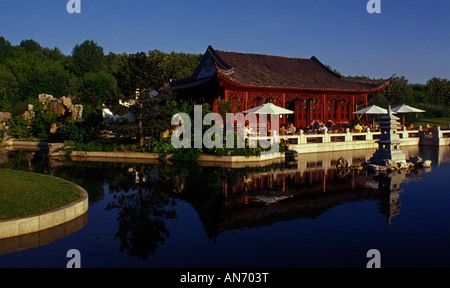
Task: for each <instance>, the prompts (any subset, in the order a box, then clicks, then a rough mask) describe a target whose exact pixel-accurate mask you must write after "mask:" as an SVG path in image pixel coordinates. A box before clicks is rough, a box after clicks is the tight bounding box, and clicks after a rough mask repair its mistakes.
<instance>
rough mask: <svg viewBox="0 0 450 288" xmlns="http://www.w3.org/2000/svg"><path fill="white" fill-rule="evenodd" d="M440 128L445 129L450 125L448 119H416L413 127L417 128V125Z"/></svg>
mask: <svg viewBox="0 0 450 288" xmlns="http://www.w3.org/2000/svg"><path fill="white" fill-rule="evenodd" d="M427 124H428V125H430V126H441V128H447V127H448V125H449V124H450V117H446V118H422V119H418V120H417V121H416V122H414V126H415V127H417V126H419V125H422V126H426V125H427Z"/></svg>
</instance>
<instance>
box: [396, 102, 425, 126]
mask: <svg viewBox="0 0 450 288" xmlns="http://www.w3.org/2000/svg"><path fill="white" fill-rule="evenodd" d="M392 111H393V112H396V113H403V126H405V113H423V112H425V111H424V110H421V109H417V108H414V107H411V106H408V105H405V104H402V105H400V106H398V107H395V108H393V109H392Z"/></svg>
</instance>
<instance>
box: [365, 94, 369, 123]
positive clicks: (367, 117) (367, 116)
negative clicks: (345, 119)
mask: <svg viewBox="0 0 450 288" xmlns="http://www.w3.org/2000/svg"><path fill="white" fill-rule="evenodd" d="M367 104H368V103H367V93H366V94H364V105H365V106H366V107H367ZM368 119H369V115H367V114H366V121H368Z"/></svg>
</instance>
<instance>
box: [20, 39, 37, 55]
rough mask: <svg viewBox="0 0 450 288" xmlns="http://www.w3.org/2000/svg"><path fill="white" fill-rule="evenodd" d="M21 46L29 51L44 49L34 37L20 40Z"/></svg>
mask: <svg viewBox="0 0 450 288" xmlns="http://www.w3.org/2000/svg"><path fill="white" fill-rule="evenodd" d="M20 47H22V48H24V49H25V51H27V52H35V51H41V50H42V46H41V45H40V44H39V43H38V42H36V41H34V40H33V39H28V40H22V41H21V42H20Z"/></svg>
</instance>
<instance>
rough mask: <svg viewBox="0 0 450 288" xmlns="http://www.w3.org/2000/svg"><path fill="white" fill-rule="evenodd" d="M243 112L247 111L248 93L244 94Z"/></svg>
mask: <svg viewBox="0 0 450 288" xmlns="http://www.w3.org/2000/svg"><path fill="white" fill-rule="evenodd" d="M244 107H245V109H244V111H245V110H248V92H245V104H244Z"/></svg>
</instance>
